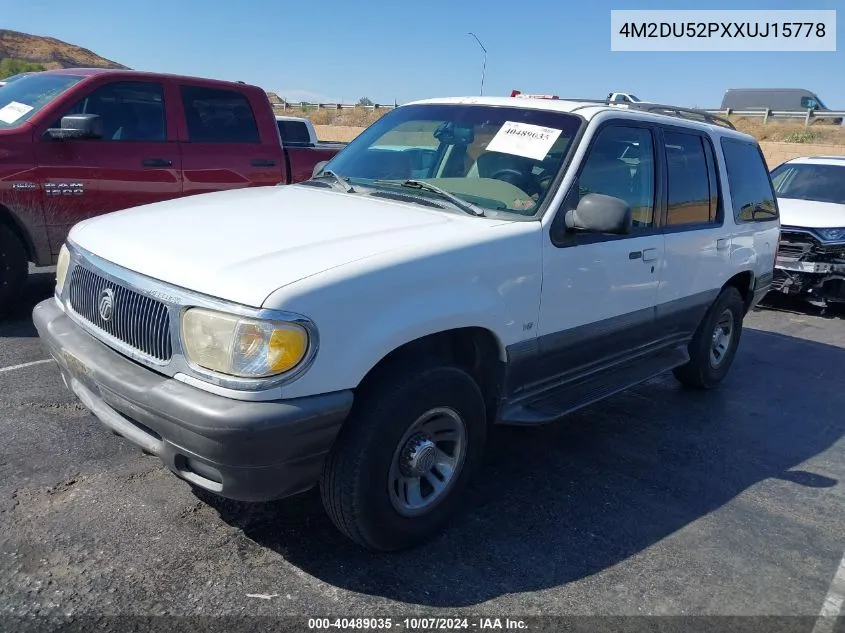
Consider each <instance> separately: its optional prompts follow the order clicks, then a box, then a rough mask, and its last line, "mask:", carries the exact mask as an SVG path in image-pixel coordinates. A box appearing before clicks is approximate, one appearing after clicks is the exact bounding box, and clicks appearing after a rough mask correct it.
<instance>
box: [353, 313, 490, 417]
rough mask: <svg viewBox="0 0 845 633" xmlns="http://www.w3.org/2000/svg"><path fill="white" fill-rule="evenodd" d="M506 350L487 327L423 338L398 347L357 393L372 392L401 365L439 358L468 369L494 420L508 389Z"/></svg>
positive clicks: (374, 368)
mask: <svg viewBox="0 0 845 633" xmlns="http://www.w3.org/2000/svg"><path fill="white" fill-rule="evenodd" d="M504 354H505V352H504V347H503V346H502V343H501V341H500V340H499V338H498V337H497V336H496V335H495V334H494V333H493V332H492V331H491V330H489V329H487V328H484V327H478V326H472V327H459V328H453V329H449V330H442V331H439V332H435V333H432V334H427V335H425V336H421V337H419V338H416V339H414V340H411V341H408V342H406V343H403V344H401V345H399V346H398V347H395V348H394V349H392V350H391V351H390V352H388V353H387V354H386V355H384V356H383V357H382V358H381V359H380V360H379V361H378V362H377V363H376V364H375V365H374V366H373V367H372V368H370V370H369V371H368V372H367V373H366V374H365V375H364V377H363V379H362V380H361V381H360V383H359V384H358V386H357V387H356V390H363V389H369V388H371V386H372V385H374V384H377V383H378V382H379V380H380V378H381V377H382V376H384V375H385V374H389V373H390V372H391V371H392V369H393V368H394V367H396V366H397V364H404V363H410V362H414V361H415V360H417V359H422V358H430V357H435V358H438V359H440V360H442V361H443V362H444V363H448V364H453V365H456V366H458V367H460V368H461V369H463V370H465V371H466V372H467V373H468V374H469V375H470V376H471V377H472V378H473V380H475V382H476V384H477V385H478V387H479V389H480V390H481V393H482V395H483V396H484V402H485V405H486V407H487V413H488V416H487V418H488V421H489V420H491V419H493V417H494V415H493V414H494V413H495V410H496V407H497V406H498V403H499V397H500V394H501V392H502V389H503V387H504V379H505V362H504V361H503V360H502V357H503V355H504Z"/></svg>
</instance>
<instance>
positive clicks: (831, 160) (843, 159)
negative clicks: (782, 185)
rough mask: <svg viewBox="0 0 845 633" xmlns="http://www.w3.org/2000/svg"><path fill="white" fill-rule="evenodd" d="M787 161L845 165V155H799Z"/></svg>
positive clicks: (807, 163) (806, 163)
mask: <svg viewBox="0 0 845 633" xmlns="http://www.w3.org/2000/svg"><path fill="white" fill-rule="evenodd" d="M786 162H787V163H802V164H805V165H840V166H842V167H845V156H799V157H798V158H793V159H791V160H788V161H786Z"/></svg>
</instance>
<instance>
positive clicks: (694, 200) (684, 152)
mask: <svg viewBox="0 0 845 633" xmlns="http://www.w3.org/2000/svg"><path fill="white" fill-rule="evenodd" d="M664 147H665V150H666V177H667V181H668V182H667V186H668V218H667V225H668V226H679V225H688V224H709V223H711V222H715V221H716V219H717V210H718V188H717V187H716V183H715V179H716V178H715V175H716V169H715V165H714V163H713V157H712V155H711V152H710V151H709V150H710V147H709V143H708V142H707V141H706V140H705V139H704V137H702V136H701V135H699V134H691V133H686V132H675V131H666V132H665V133H664Z"/></svg>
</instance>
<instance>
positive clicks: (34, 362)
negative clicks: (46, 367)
mask: <svg viewBox="0 0 845 633" xmlns="http://www.w3.org/2000/svg"><path fill="white" fill-rule="evenodd" d="M52 362H53V359H52V358H45V359H44V360H34V361H32V362H31V363H21V364H20V365H9V366H8V367H0V374H2V373H3V372H4V371H13V370H15V369H23V368H24V367H32V366H33V365H43V364H44V363H52Z"/></svg>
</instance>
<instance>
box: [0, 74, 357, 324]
mask: <svg viewBox="0 0 845 633" xmlns="http://www.w3.org/2000/svg"><path fill="white" fill-rule="evenodd" d="M340 148H341V146H332V145H318V146H311V147H308V146H300V145H297V144H291V145H290V146H288V145H287V144H286V143H284V142H283V141H282V140H281V137H280V133H279V128H278V125H277V121H276V118H275V115H274V114H273V109H272V106H271V105H270V101H269V100H268V98H267V94H266V93H265V92H264V91H263V90H261V89H260V88H257V87H255V86H250V85H247V84H244V83H240V82H237V83H235V82H223V81H214V80H208V79H197V78H193V77H179V76H174V75H164V74H156V73H145V72H136V71H127V70H103V69H65V70H55V71H44V72H38V73H32V74H30V75H27V76H25V77H21V78H19V79H17V80H16V81H12V82H9V83H7V84H6V85H5V86H2V87H0V312H2V311H3V310H4V309H6V308H9V307H10V306H11V305H13V304H14V302H15V300H16V298H17V297H18V295H19V293H20V291H21V289H22V288H23V286H24V284H25V282H26V278H27V272H28V269H29V266H28V262H34V263H35V264H36V265H38V266H48V265H51V264H54V263H55V262H56V258H57V256H58V252H59V248H60V247H61V245H62V242H63V241H64V239H65V237H66V235H67V232H68V230H69V229H70V227H71V226H72V225H74V224H75V223H77V222H79V221H80V220H84V219H86V218H89V217H92V216H95V215H100V214H102V213H108V212H110V211H117V210H120V209H126V208H129V207H134V206H138V205H142V204H146V203H150V202H156V201H159V200H165V199H168V198H177V197H180V196H186V195H192V194H198V193H206V192H212V191H219V190H222V189H232V188H237V187H254V186H262V185H278V184H287V183H291V182H296V181H299V180H304V179H307V178H310V177H311V174H312V172H313V169H314V166H315V165H317V164H318V163H320V162H322V161H325V160H328V159H330V158H331V157H332V156H334V155H335V154H336V153H337V152H338V151H339V150H340ZM166 230H167V227H166V226H163V227H162V231H166Z"/></svg>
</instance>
